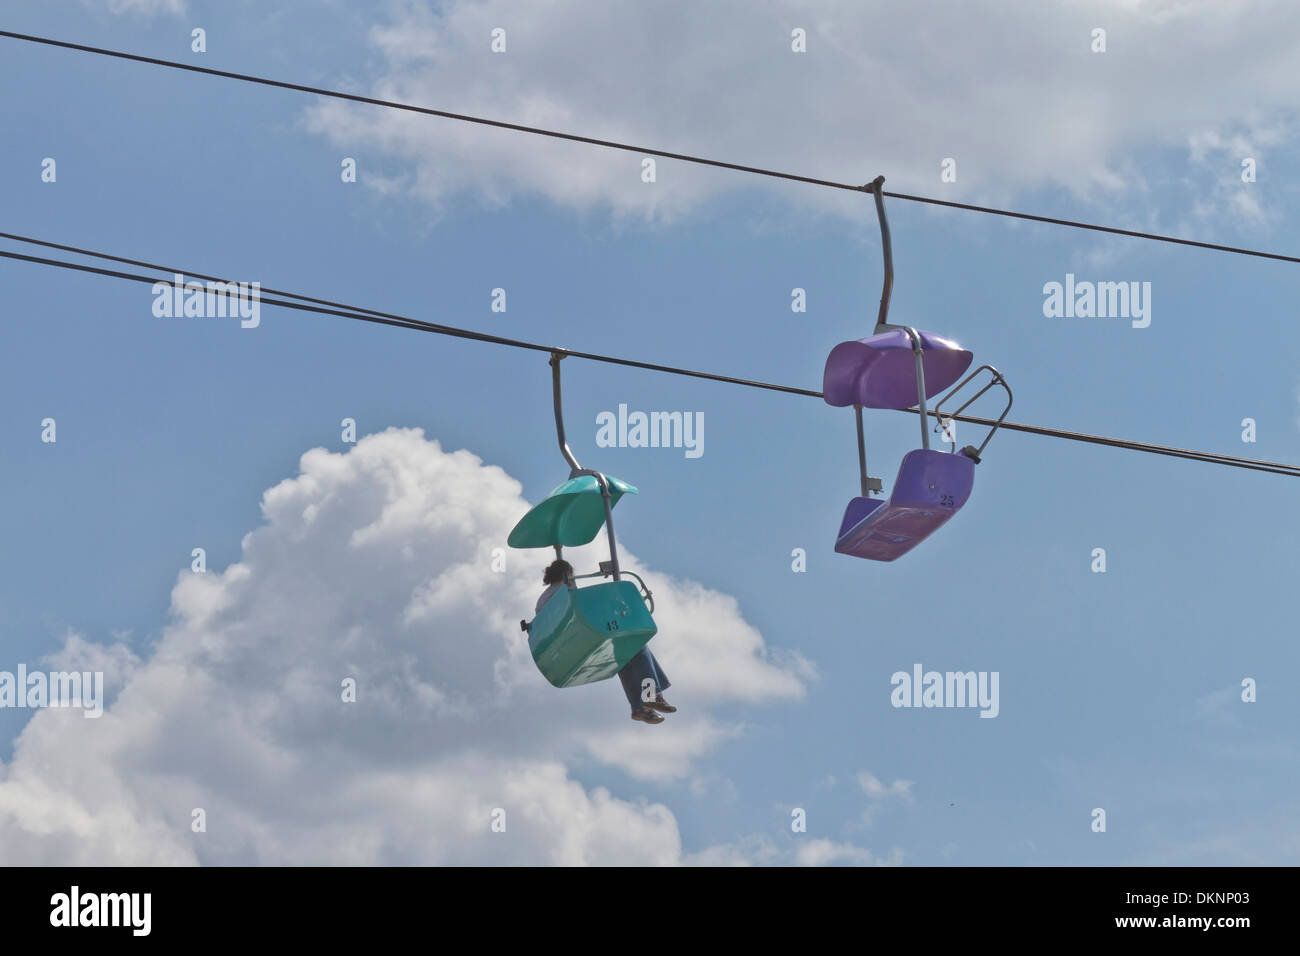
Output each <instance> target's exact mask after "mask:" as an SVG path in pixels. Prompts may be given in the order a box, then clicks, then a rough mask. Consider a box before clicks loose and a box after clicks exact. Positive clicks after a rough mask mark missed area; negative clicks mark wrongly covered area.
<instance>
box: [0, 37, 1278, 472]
mask: <svg viewBox="0 0 1300 956" xmlns="http://www.w3.org/2000/svg"><path fill="white" fill-rule="evenodd" d="M0 37H6V38H9V39H13V40H21V41H26V42H30V43H38V44H44V45H46V46H52V47H60V48H63V49H68V50H75V51H78V52H81V53H91V54H95V55H98V56H107V57H115V58H117V59H123V60H132V61H135V62H139V63H147V64H151V65H154V66H161V67H166V68H168V69H174V70H184V71H187V72H191V73H200V74H204V75H208V76H217V77H222V78H225V79H230V80H238V81H241V82H245V83H255V84H259V85H262V86H270V87H276V88H279V89H286V90H294V91H297V92H301V93H311V94H314V95H317V96H324V97H329V98H332V99H340V100H348V101H351V102H355V103H365V104H369V105H373V106H381V107H385V108H389V109H396V110H404V111H406V112H411V113H420V114H423V115H427V116H435V117H439V118H442V119H450V120H456V121H459V122H465V123H474V124H477V125H481V126H489V127H494V128H497V129H503V130H509V131H512V132H517V133H528V134H532V135H537V136H546V137H550V138H553V139H561V140H568V141H571V142H577V143H585V144H587V145H591V146H600V147H604V148H606V149H616V150H622V151H625V152H631V153H638V154H640V155H644V156H656V157H660V158H664V159H674V160H679V161H681V162H685V163H692V164H695V165H702V166H713V167H716V168H720V169H729V170H733V171H736V172H744V173H750V174H754V175H759V176H767V177H771V178H776V179H784V180H789V181H792V182H800V183H806V184H809V185H813V186H821V187H825V188H831V189H842V190H848V191H852V192H864V193H871V192H872V191H873V184H871V183H867V184H865V185H853V184H850V183H844V182H835V181H833V180H826V179H817V178H814V177H811V176H800V175H796V174H794V173H787V172H780V171H778V170H772V169H764V168H762V167H757V166H746V165H741V164H739V163H729V162H723V161H721V160H716V159H708V158H706V157H701V156H692V155H689V154H684V153H672V152H668V151H666V150H661V149H655V148H649V147H644V146H633V145H630V144H628V143H619V142H614V141H610V140H601V139H595V138H593V137H589V136H579V135H576V134H573V133H564V132H559V131H556V130H549V129H542V128H539V127H533V126H523V125H520V124H518V123H507V122H502V121H499V120H491V119H485V118H483V117H479V116H469V115H467V114H463V113H453V112H449V111H446V110H437V109H432V108H430V107H424V106H416V105H414V104H410V103H400V102H395V101H392V100H383V99H376V98H374V97H369V96H360V95H358V94H353V93H344V92H341V91H338V90H329V89H322V88H319V87H312V86H304V85H301V84H298V83H288V82H285V81H282V80H273V79H269V78H267V77H260V76H253V75H250V74H245V73H233V72H230V71H226V70H217V69H212V68H209V67H201V66H194V65H192V64H188V63H179V62H176V61H174V60H162V59H157V58H155V57H147V56H141V55H138V54H134V53H126V52H123V51H120V50H109V49H104V48H101V47H93V46H85V45H83V44H78V43H69V42H66V41H62V40H53V39H49V38H47V37H38V36H32V35H29V34H22V33H14V32H11V31H8V30H0ZM882 195H884V196H887V197H890V198H893V199H901V200H906V201H909V202H920V203H927V204H930V205H935V206H947V207H950V208H954V209H964V210H968V211H971V212H979V213H986V214H990V215H996V216H1005V217H1009V218H1014V219H1023V220H1029V221H1032V222H1042V223H1048V224H1051V225H1059V226H1068V227H1070V228H1075V229H1087V230H1091V231H1094V232H1104V233H1110V234H1113V235H1120V236H1130V237H1133V238H1138V239H1148V240H1152V241H1156V242H1167V243H1174V244H1177V245H1184V246H1194V247H1196V248H1201V249H1209V250H1213V251H1216V252H1224V253H1230V254H1234V255H1246V256H1254V257H1258V258H1263V259H1276V260H1279V261H1282V262H1292V263H1300V257H1297V256H1289V255H1283V254H1281V253H1274V252H1264V251H1260V250H1255V249H1244V248H1239V247H1236V246H1226V245H1220V244H1218V243H1210V242H1199V241H1196V240H1192V239H1181V238H1177V237H1174V236H1164V235H1159V234H1156V233H1147V232H1137V231H1134V230H1130V229H1120V228H1117V227H1114V226H1102V225H1096V224H1092V223H1084V222H1078V221H1075V220H1070V219H1056V218H1052V217H1048V216H1036V215H1031V214H1029V213H1022V212H1015V211H1012V210H1007V209H995V208H991V207H988V206H976V205H971V204H968V203H958V202H950V201H948V200H943V199H934V198H931V197H927V196H913V195H908V194H906V193H896V192H887V191H883V190H882ZM0 238H3V239H8V240H11V241H14V242H19V243H24V244H27V245H31V246H39V247H44V248H47V249H57V250H59V251H62V252H68V253H73V254H76V255H81V256H86V257H90V258H94V259H98V260H101V261H106V262H115V263H119V264H122V265H130V266H136V267H139V268H144V269H152V270H157V271H160V272H163V273H166V274H167V275H168V276H169V278H158V277H156V276H150V275H141V274H139V273H133V272H122V271H119V270H114V269H109V268H105V267H99V266H90V265H84V264H81V263H76V262H69V261H66V260H61V259H50V258H45V257H42V256H35V255H27V254H23V253H17V252H5V251H0V258H6V259H11V260H17V261H22V262H30V263H35V264H38V265H43V266H50V267H54V268H59V269H71V270H76V271H79V272H86V273H91V274H94V275H100V276H105V277H109V278H115V279H122V280H127V281H133V282H143V283H148V284H150V285H155V284H162V285H168V286H170V285H173V284H174V283H173V281H172V279H171V278H170V277H171V276H175V275H177V274H180V275H184V276H189V277H192V278H195V279H202V280H205V281H209V282H218V283H223V284H224V283H227V282H229V281H230V280H226V279H221V278H219V277H217V276H213V275H206V274H204V273H201V272H198V271H195V270H190V269H178V268H175V267H172V266H163V265H159V264H157V263H152V262H145V261H142V260H139V259H129V258H126V257H123V256H116V255H110V254H108V253H104V252H97V251H94V250H90V249H84V248H79V247H76V246H71V245H64V244H61V243H56V242H49V241H47V240H43V239H37V238H34V237H31V236H24V235H18V234H15V233H7V232H0ZM261 292H262V295H261V299H260V301H261V303H262V304H264V305H270V306H275V307H279V308H285V309H295V310H298V311H301V312H307V313H313V314H318V315H331V316H336V317H339V318H345V319H352V320H355V321H360V322H371V323H375V324H379V325H389V326H394V327H397V328H406V329H413V330H416V331H420V332H428V333H432V334H435V335H446V336H451V337H454V338H461V339H470V340H472V341H477V342H487V343H490V344H493V345H501V346H505V347H509V348H517V349H529V350H532V351H537V352H547V353H551V354H558V355H564V356H573V357H574V358H582V359H588V360H590V361H593V362H604V363H607V364H611V365H621V366H626V367H629V368H640V369H646V370H649V371H654V372H664V373H668V374H671V375H684V376H688V377H691V378H702V379H708V380H710V381H715V382H723V383H726V384H729V385H739V386H744V387H747V388H761V389H767V390H769V391H776V392H786V393H789V394H792V395H804V396H808V397H811V398H821V397H822V393H821V392H818V391H814V390H812V389H807V388H798V387H795V386H791V385H779V384H775V383H772V382H760V381H754V380H751V379H743V378H737V377H734V376H730V375H720V374H716V373H713V372H704V371H699V370H694V369H686V368H680V367H676V366H671V365H660V364H656V363H652V362H642V361H639V360H636V359H630V358H622V357H618V356H612V355H602V354H598V353H594V352H579V351H574V350H572V349H565V348H559V347H557V346H552V345H543V344H541V343H537V342H526V341H523V340H521V339H512V338H507V337H505V336H500V335H491V334H489V333H486V332H477V331H474V330H472V329H465V328H459V327H457V326H450V325H443V324H440V323H436V322H427V321H423V320H420V319H415V318H412V317H410V316H404V315H398V314H395V313H391V312H381V311H378V310H375V309H367V308H362V307H359V306H353V305H347V304H345V303H341V302H336V301H332V300H330V299H323V298H318V297H314V296H308V295H302V294H299V293H294V292H286V291H283V290H278V289H272V288H269V287H263V288H262V290H261ZM221 294H228V293H221ZM229 294H235V293H229ZM900 411H902V409H900ZM905 411H907V412H908V413H909V414H911V413H913V412H914V411H915V410H905ZM930 414H934V413H933V412H931V413H930ZM945 417H947V416H945ZM953 417H954V418H955V420H957V421H961V422H968V423H971V424H977V425H986V426H988V425H992V424H994V422H993V421H992V420H991V419H987V418H980V417H977V416H973V415H957V416H953ZM1001 428H1003V429H1006V430H1008V431H1017V432H1024V433H1027V434H1031V435H1041V436H1046V437H1052V438H1060V439H1065V440H1068V441H1078V442H1086V443H1090V444H1095V445H1108V446H1110V447H1113V448H1122V449H1126V450H1128V451H1140V452H1146V453H1149V454H1156V455H1166V456H1170V457H1174V458H1185V459H1190V460H1193V461H1201V462H1205V463H1208V464H1217V465H1224V466H1227V467H1232V468H1244V469H1249V470H1254V471H1265V472H1270V473H1273V474H1281V475H1290V476H1292V477H1298V478H1300V465H1290V464H1285V463H1281V462H1270V461H1261V460H1259V459H1254V458H1241V457H1237V456H1233V455H1218V454H1213V453H1211V452H1202V451H1192V450H1189V449H1184V448H1173V447H1170V446H1167V445H1156V444H1151V443H1149V442H1138V441H1129V440H1126V439H1121V438H1110V437H1107V436H1102V435H1087V434H1083V433H1080V432H1070V431H1063V430H1061V429H1056V428H1044V427H1041V426H1037V425H1026V424H1021V423H1018V422H1002V424H1001Z"/></svg>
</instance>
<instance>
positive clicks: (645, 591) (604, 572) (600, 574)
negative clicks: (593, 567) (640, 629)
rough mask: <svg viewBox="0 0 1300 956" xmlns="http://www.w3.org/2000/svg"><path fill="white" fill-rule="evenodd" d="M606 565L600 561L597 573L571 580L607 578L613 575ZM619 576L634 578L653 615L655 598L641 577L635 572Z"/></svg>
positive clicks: (576, 576) (581, 575)
mask: <svg viewBox="0 0 1300 956" xmlns="http://www.w3.org/2000/svg"><path fill="white" fill-rule="evenodd" d="M608 564H609V562H608V561H602V562H600V570H599V571H592V572H591V573H590V574H575V575H574V576H573V580H575V581H579V580H581V579H583V578H607V577H609V576H610V574H611V573H613V572H612V570H611V569H610V568H608V567H607V565H608ZM619 574H622V575H625V576H626V577H629V578H636V583H637V584H638V585H639V586H640V588H641V596H642V597H644V598H645V600H646V604H647V605H649V608H650V613H651V614H653V613H654V612H655V596H654V594H653V593H652V592H651V591H650V589H649V588H648V587H646V583H645V581H643V580H642V579H641V575H639V574H637V573H636V572H635V571H620V572H619ZM614 580H616V581H617V580H619V578H618V575H615V577H614Z"/></svg>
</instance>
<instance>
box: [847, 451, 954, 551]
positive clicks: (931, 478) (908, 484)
mask: <svg viewBox="0 0 1300 956" xmlns="http://www.w3.org/2000/svg"><path fill="white" fill-rule="evenodd" d="M974 485H975V462H973V461H972V460H971V459H969V458H967V457H966V456H965V455H963V454H962V453H961V452H957V453H956V454H949V453H948V452H945V451H934V450H932V449H926V448H918V449H916V450H915V451H910V452H908V453H907V455H906V456H904V458H903V463H902V464H901V465H899V467H898V478H897V479H896V480H895V481H894V488H893V491H892V492H891V493H890V495H889V498H888V499H884V498H862V497H859V498H854V499H853V500H852V501H850V502H849V506H848V508H846V509H845V511H844V521H843V522H841V524H840V533H839V535H838V536H837V538H836V540H835V550H836V551H838V552H839V553H840V554H850V555H853V556H854V557H857V558H870V559H871V560H873V561H893V560H894V559H895V558H897V557H900V556H902V555H904V554H906V553H907V552H909V551H911V550H912V549H913V548H914V547H916V546H917V545H918V544H920V543H921V542H922V541H924V540H925V539H926V538H928V537H929V536H930V535H931V534H933V533H934V532H935V531H937V530H938V529H939V528H941V527H942V526H943V525H944V524H946V523H947V521H948V519H949V518H951V517H952V516H953V515H955V514H956V513H957V511H958V509H960V508H961V506H962V505H964V504H965V503H966V500H967V499H968V498H969V497H970V493H971V489H972V488H973V487H974Z"/></svg>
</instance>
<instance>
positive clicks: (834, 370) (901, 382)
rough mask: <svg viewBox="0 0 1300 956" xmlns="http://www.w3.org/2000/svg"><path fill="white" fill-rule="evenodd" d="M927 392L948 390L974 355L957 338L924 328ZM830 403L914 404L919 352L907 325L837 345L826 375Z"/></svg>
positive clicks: (824, 386) (825, 388) (840, 405)
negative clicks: (913, 346) (916, 352)
mask: <svg viewBox="0 0 1300 956" xmlns="http://www.w3.org/2000/svg"><path fill="white" fill-rule="evenodd" d="M917 335H918V336H919V337H920V339H921V364H922V366H923V368H924V372H925V397H926V398H932V397H934V396H935V395H937V394H938V393H939V392H942V391H943V390H944V389H946V388H947V387H948V386H949V385H951V384H952V383H953V382H955V381H957V379H959V378H961V376H962V373H963V372H965V371H966V369H967V368H969V367H970V363H971V358H972V355H971V353H970V352H968V351H967V350H966V349H964V348H962V347H961V346H960V345H958V344H957V343H956V342H954V341H952V340H951V339H945V338H943V337H942V336H940V335H935V334H934V333H933V332H923V331H918V332H917ZM822 393H823V395H824V397H825V399H826V404H828V405H834V406H835V407H836V408H844V407H846V406H848V405H861V406H863V407H864V408H911V407H913V406H914V405H916V402H917V388H916V358H915V355H914V353H913V351H912V340H911V339H910V338H909V337H908V334H907V332H906V331H905V330H904V329H901V328H900V329H890V330H889V331H887V332H881V333H880V334H879V335H872V336H870V337H869V338H865V339H855V340H853V341H851V342H841V343H840V344H839V345H837V346H835V348H833V349H832V350H831V354H830V355H829V356H828V357H827V359H826V370H825V372H824V373H823V375H822Z"/></svg>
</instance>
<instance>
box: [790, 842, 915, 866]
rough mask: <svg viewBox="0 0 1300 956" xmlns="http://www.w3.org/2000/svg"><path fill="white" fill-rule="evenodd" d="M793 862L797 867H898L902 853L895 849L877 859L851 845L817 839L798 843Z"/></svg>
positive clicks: (864, 850)
mask: <svg viewBox="0 0 1300 956" xmlns="http://www.w3.org/2000/svg"><path fill="white" fill-rule="evenodd" d="M795 860H796V862H797V863H798V865H799V866H898V865H900V864H901V863H902V862H903V851H902V850H899V849H897V848H895V849H894V850H892V851H891V852H890V854H889V856H887V857H878V856H876V855H875V854H873V853H872V852H871V851H870V850H866V849H863V848H862V847H858V846H854V845H853V844H851V843H836V842H835V841H834V840H827V839H824V838H819V839H815V840H808V841H807V842H805V843H800V844H799V848H798V850H797V851H796V852H795Z"/></svg>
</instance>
